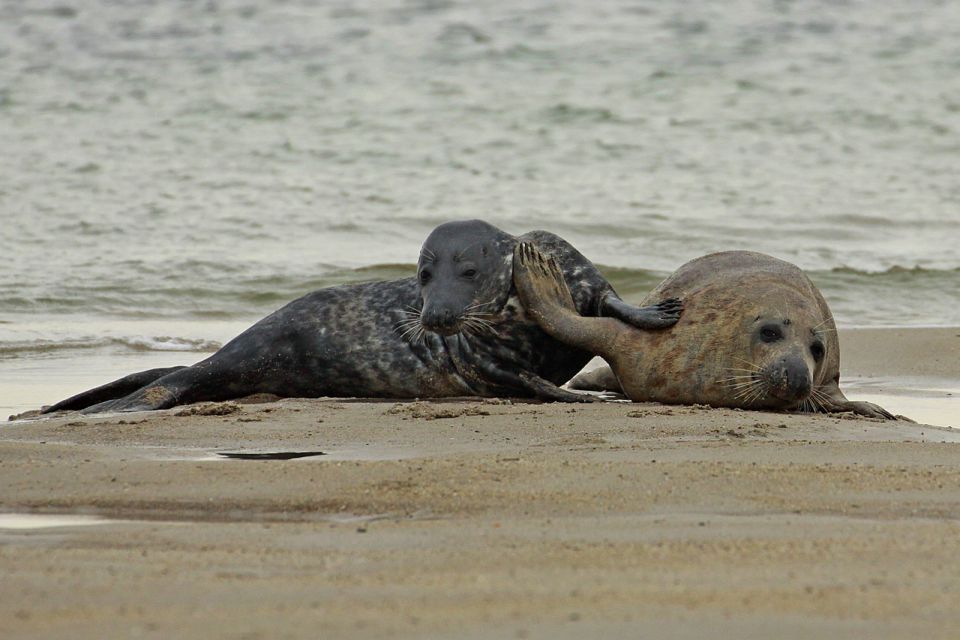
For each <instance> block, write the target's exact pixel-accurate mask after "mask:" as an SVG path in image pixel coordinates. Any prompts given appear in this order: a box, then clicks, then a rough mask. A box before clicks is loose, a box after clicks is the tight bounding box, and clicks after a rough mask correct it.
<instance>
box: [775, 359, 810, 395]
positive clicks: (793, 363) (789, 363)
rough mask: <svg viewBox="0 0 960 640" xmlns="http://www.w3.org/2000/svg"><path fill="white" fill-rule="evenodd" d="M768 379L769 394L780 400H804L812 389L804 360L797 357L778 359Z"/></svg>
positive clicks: (808, 371) (808, 369)
mask: <svg viewBox="0 0 960 640" xmlns="http://www.w3.org/2000/svg"><path fill="white" fill-rule="evenodd" d="M770 378H771V380H770V382H771V384H770V394H771V395H773V396H776V397H777V398H780V399H781V400H789V401H791V402H793V401H795V402H799V401H801V400H804V399H806V397H807V396H809V395H810V390H811V389H812V387H813V380H812V378H811V375H810V368H809V367H807V363H806V362H805V361H804V359H803V358H801V357H799V356H797V355H788V356H784V357H783V358H780V360H778V361H777V363H776V366H775V368H774V371H773V372H772V375H771V376H770Z"/></svg>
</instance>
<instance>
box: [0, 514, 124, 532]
mask: <svg viewBox="0 0 960 640" xmlns="http://www.w3.org/2000/svg"><path fill="white" fill-rule="evenodd" d="M109 522H113V521H111V520H109V519H108V518H101V517H99V516H74V515H46V514H40V513H0V531H4V530H6V531H23V530H32V529H53V528H57V527H87V526H90V525H95V524H107V523H109Z"/></svg>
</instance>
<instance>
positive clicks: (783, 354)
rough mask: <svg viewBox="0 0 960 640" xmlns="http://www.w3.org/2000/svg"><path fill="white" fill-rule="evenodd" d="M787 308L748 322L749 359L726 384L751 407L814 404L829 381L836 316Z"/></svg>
mask: <svg viewBox="0 0 960 640" xmlns="http://www.w3.org/2000/svg"><path fill="white" fill-rule="evenodd" d="M782 308H783V309H784V310H785V311H786V312H784V311H780V310H768V311H766V312H764V313H758V314H756V315H755V316H754V317H753V318H746V319H745V325H746V326H745V327H744V334H743V340H744V342H745V343H746V344H744V345H743V347H744V352H745V353H746V354H749V355H748V356H747V357H746V358H743V359H742V361H741V363H740V364H739V365H737V366H736V367H735V368H734V370H733V371H732V374H733V375H731V376H730V377H729V378H727V379H726V380H727V382H728V387H729V388H730V390H731V391H732V392H733V395H734V396H735V397H736V398H738V399H739V400H742V401H744V404H746V405H748V406H755V407H767V408H784V409H787V408H796V407H799V406H801V405H803V404H804V403H807V402H809V401H811V398H812V396H813V395H814V394H815V393H816V389H817V387H818V386H820V385H821V384H823V382H824V381H823V380H821V378H823V374H824V372H825V370H826V368H825V364H826V361H827V350H828V348H830V349H831V351H836V348H835V338H834V332H835V329H834V328H833V321H832V319H831V318H829V317H828V318H826V319H824V318H821V317H820V315H819V314H818V313H814V312H815V311H817V310H816V309H810V308H804V307H801V306H800V305H798V304H790V305H782ZM828 323H829V325H830V326H829V327H827V326H826V325H827V324H828ZM831 347H832V348H831ZM815 400H816V399H815V398H813V400H812V401H814V402H815Z"/></svg>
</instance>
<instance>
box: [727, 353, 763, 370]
mask: <svg viewBox="0 0 960 640" xmlns="http://www.w3.org/2000/svg"><path fill="white" fill-rule="evenodd" d="M733 359H734V360H739V361H740V363H741V364H745V365H747V366H749V367H750V368H749V369H741V371H760V365H758V364H755V363H753V362H750V361H749V360H745V359H743V358H738V357H737V356H733Z"/></svg>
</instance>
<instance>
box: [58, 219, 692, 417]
mask: <svg viewBox="0 0 960 640" xmlns="http://www.w3.org/2000/svg"><path fill="white" fill-rule="evenodd" d="M520 241H524V242H528V243H534V244H536V245H537V246H538V247H539V248H540V250H541V251H543V252H544V254H545V255H548V256H551V257H552V258H553V259H554V260H556V262H557V264H558V265H560V266H559V268H560V269H561V270H562V277H563V278H564V279H565V283H566V286H567V287H568V290H569V291H570V292H571V293H572V295H573V302H572V304H573V305H574V308H575V309H576V311H577V312H578V313H581V314H583V315H586V316H600V315H603V316H613V317H617V318H621V319H622V320H623V321H625V322H628V323H630V324H631V325H632V326H635V327H638V330H647V329H662V328H665V327H668V326H671V325H672V324H674V323H675V322H676V321H677V319H678V318H679V316H680V312H681V307H680V303H679V302H678V301H676V300H668V301H665V302H663V303H661V304H657V305H654V306H652V307H647V308H638V307H635V306H632V305H628V304H626V303H625V302H623V301H622V300H620V298H619V297H618V296H617V294H616V292H615V291H614V290H613V288H612V287H611V286H610V283H609V282H607V280H606V279H605V278H604V277H603V276H602V275H601V274H600V272H599V271H598V270H597V268H596V267H595V266H594V265H593V264H592V263H591V262H590V261H589V260H587V259H586V258H585V257H584V256H583V255H582V254H580V252H579V251H577V250H576V249H574V248H573V247H572V246H571V245H570V244H569V243H567V242H566V241H564V240H563V239H562V238H560V237H558V236H556V235H554V234H552V233H548V232H546V231H533V232H531V233H528V234H525V235H524V236H521V237H520V238H516V237H514V236H511V235H509V234H507V233H505V232H503V231H501V230H500V229H498V228H496V227H494V226H492V225H490V224H488V223H486V222H483V221H480V220H469V221H458V222H450V223H446V224H443V225H440V226H439V227H437V228H436V229H435V230H434V231H433V232H432V233H431V234H430V236H429V237H428V238H427V240H426V242H425V243H424V245H423V249H422V251H421V255H420V260H419V264H418V271H417V276H416V277H412V278H404V279H401V280H394V281H390V282H371V283H367V284H357V285H345V286H337V287H329V288H325V289H320V290H318V291H314V292H313V293H309V294H307V295H305V296H303V297H302V298H299V299H297V300H294V301H293V302H291V303H289V304H288V305H287V306H285V307H283V308H282V309H280V310H278V311H276V312H274V313H273V314H271V315H269V316H267V317H266V318H264V319H263V320H261V321H260V322H258V323H256V324H255V325H253V326H252V327H250V328H249V329H247V330H246V331H244V332H243V333H241V334H240V335H239V336H237V337H236V338H234V339H233V340H231V341H230V342H228V343H227V344H225V345H224V346H223V347H222V348H221V349H220V350H219V351H217V352H216V353H215V354H213V355H212V356H210V357H209V358H207V359H206V360H203V361H201V362H199V363H197V364H195V365H193V366H190V367H173V368H169V369H153V370H150V371H144V372H139V373H135V374H132V375H130V376H127V377H125V378H121V379H119V380H116V381H114V382H111V383H109V384H106V385H103V386H102V387H97V388H96V389H92V390H89V391H86V392H84V393H81V394H79V395H77V396H74V397H72V398H68V399H67V400H64V401H62V402H60V403H57V404H55V405H53V406H51V407H47V408H45V409H44V410H43V412H44V413H49V412H53V411H59V410H83V411H84V412H86V413H95V412H104V411H146V410H153V409H166V408H169V407H173V406H176V405H182V404H190V403H194V402H200V401H222V400H230V399H234V398H240V397H244V396H249V395H251V394H256V393H270V394H274V395H277V396H283V397H321V396H338V397H380V398H428V397H450V396H514V397H536V398H541V399H545V400H557V401H566V402H586V401H590V400H592V399H593V398H591V397H590V396H588V395H586V394H578V393H573V392H571V391H567V390H564V389H560V388H559V387H558V385H559V384H563V383H564V382H566V381H567V380H569V379H570V377H571V376H573V375H574V374H575V373H576V372H577V371H579V370H580V369H581V368H582V367H583V366H584V365H585V364H586V363H587V362H588V361H589V359H590V358H591V357H592V356H591V353H590V352H588V351H586V350H583V349H578V348H575V347H570V346H567V345H565V344H563V343H562V342H559V341H557V340H556V339H554V338H552V337H550V336H549V335H547V334H546V333H545V332H544V331H543V330H542V329H541V328H540V326H539V325H538V324H537V323H536V321H535V320H534V319H532V318H530V317H528V316H527V314H526V312H525V310H524V308H523V305H522V304H521V303H520V301H519V299H518V298H517V296H516V290H515V288H514V286H513V268H514V266H513V265H514V260H513V254H514V248H515V247H516V246H517V245H518V243H519V242H520Z"/></svg>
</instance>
